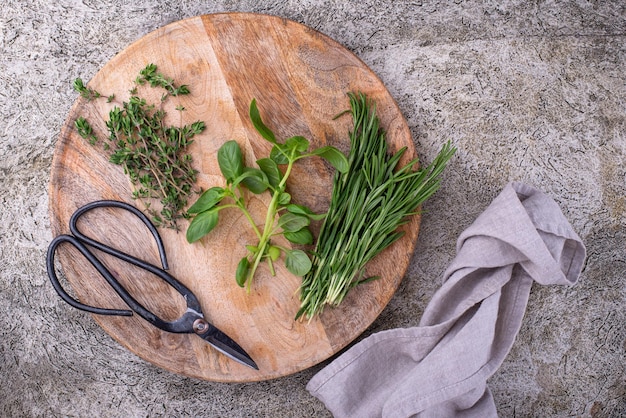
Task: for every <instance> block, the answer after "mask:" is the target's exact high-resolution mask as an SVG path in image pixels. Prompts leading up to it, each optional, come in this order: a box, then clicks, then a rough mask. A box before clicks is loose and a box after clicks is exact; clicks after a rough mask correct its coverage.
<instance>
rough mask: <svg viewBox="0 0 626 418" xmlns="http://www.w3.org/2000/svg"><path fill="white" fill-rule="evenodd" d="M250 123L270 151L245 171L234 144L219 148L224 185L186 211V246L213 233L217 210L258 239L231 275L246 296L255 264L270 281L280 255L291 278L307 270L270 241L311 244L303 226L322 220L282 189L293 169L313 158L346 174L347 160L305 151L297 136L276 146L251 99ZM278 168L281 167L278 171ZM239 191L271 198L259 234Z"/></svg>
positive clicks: (292, 252)
mask: <svg viewBox="0 0 626 418" xmlns="http://www.w3.org/2000/svg"><path fill="white" fill-rule="evenodd" d="M250 120H251V121H252V124H253V126H254V128H255V129H256V131H257V132H258V133H259V134H260V135H261V137H262V138H264V139H265V140H266V141H268V142H270V143H271V144H272V145H273V146H272V150H271V152H270V155H269V157H266V158H261V159H259V160H257V161H256V167H248V166H246V165H245V161H244V158H243V153H242V151H241V147H240V146H239V144H238V143H237V141H235V140H230V141H227V142H225V143H224V144H223V145H222V146H221V147H220V149H219V150H218V153H217V161H218V164H219V167H220V171H221V173H222V175H223V176H224V178H225V180H226V185H225V186H224V187H219V186H216V187H212V188H210V189H208V190H206V191H205V192H204V193H203V194H202V195H201V196H200V198H199V199H198V200H197V201H196V202H195V203H194V204H193V205H192V206H191V207H190V208H189V210H188V213H189V214H190V215H192V216H193V220H192V221H191V223H190V224H189V228H188V229H187V241H188V242H190V243H193V242H196V241H198V240H200V239H202V238H203V237H204V236H206V235H207V234H208V233H210V232H211V230H213V229H214V228H215V227H216V225H217V224H218V220H219V212H220V211H221V210H224V209H227V208H238V209H239V210H241V211H242V213H243V214H244V216H245V217H246V219H247V220H248V222H249V224H250V226H251V228H252V230H253V231H254V233H255V235H256V236H257V239H258V241H257V243H256V244H255V245H246V249H247V254H246V255H245V256H244V257H242V258H241V260H240V261H239V263H238V265H237V269H236V272H235V279H236V282H237V284H238V285H239V286H241V287H244V286H246V284H247V288H248V290H249V289H250V286H251V283H252V281H253V278H254V275H255V273H256V270H257V268H258V266H259V264H260V263H261V262H262V261H265V262H267V264H268V266H269V269H270V272H271V274H272V275H275V269H274V264H273V263H274V262H276V261H277V260H278V259H279V258H280V257H281V255H282V254H284V255H285V266H286V267H287V269H288V270H289V271H290V272H291V273H293V274H295V275H297V276H304V275H305V274H306V273H308V272H309V270H310V269H311V260H310V258H309V256H308V255H307V253H305V252H304V251H303V250H300V249H293V248H285V247H283V246H280V245H278V244H276V243H275V242H274V240H273V239H274V238H275V237H276V236H279V235H282V236H284V237H285V238H286V239H287V240H288V241H290V242H292V243H294V244H299V245H308V244H312V243H313V234H312V233H311V230H310V229H309V225H310V223H311V221H313V220H321V219H323V218H324V215H323V214H322V215H320V214H316V213H314V212H313V211H312V210H311V209H309V208H307V207H306V206H303V205H299V204H295V203H292V202H291V195H290V194H289V193H288V192H287V191H286V185H287V179H288V178H289V175H290V174H291V171H292V168H293V165H294V163H295V162H296V161H298V160H301V159H302V158H307V157H312V156H319V157H321V158H323V159H325V160H326V161H328V162H329V163H330V164H331V165H332V166H333V167H334V168H335V169H337V171H339V172H342V173H343V172H346V171H347V170H348V160H347V159H346V157H345V156H344V155H343V153H341V151H339V150H338V149H337V148H335V147H332V146H323V147H320V148H316V149H310V142H309V140H308V139H306V138H304V137H302V136H293V137H290V138H287V139H286V140H285V141H284V142H279V141H278V140H277V139H276V135H275V134H274V132H273V131H272V130H271V129H270V128H269V127H267V125H265V123H264V122H263V120H262V118H261V115H260V112H259V109H258V107H257V104H256V100H254V99H253V100H252V102H251V103H250ZM281 166H283V167H284V168H283V169H282V170H281V168H280V167H281ZM244 189H247V190H248V191H250V192H252V193H254V194H261V193H267V192H269V193H270V195H271V196H272V198H271V200H270V203H269V206H268V208H267V213H266V214H265V220H264V222H263V223H262V227H261V228H259V227H258V226H257V221H256V220H255V219H254V217H253V214H252V213H250V212H249V211H248V207H247V201H246V197H247V196H246V195H247V194H246V193H245V192H244Z"/></svg>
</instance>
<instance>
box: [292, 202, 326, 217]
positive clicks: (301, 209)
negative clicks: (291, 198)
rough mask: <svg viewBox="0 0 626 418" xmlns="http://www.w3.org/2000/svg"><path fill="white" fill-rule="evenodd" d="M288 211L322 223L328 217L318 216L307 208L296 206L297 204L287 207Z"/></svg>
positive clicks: (323, 214)
mask: <svg viewBox="0 0 626 418" xmlns="http://www.w3.org/2000/svg"><path fill="white" fill-rule="evenodd" d="M287 211H288V212H291V213H295V214H297V215H306V216H308V217H309V218H310V219H312V220H314V221H320V220H322V219H324V218H325V217H326V214H325V213H320V214H317V213H315V212H313V211H312V210H311V209H309V208H307V207H306V206H302V205H296V204H295V203H292V204H290V205H287Z"/></svg>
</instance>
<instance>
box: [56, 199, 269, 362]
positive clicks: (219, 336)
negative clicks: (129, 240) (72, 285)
mask: <svg viewBox="0 0 626 418" xmlns="http://www.w3.org/2000/svg"><path fill="white" fill-rule="evenodd" d="M101 207H113V208H120V209H124V210H127V211H129V212H131V213H133V214H134V215H136V216H137V217H138V218H139V219H141V221H142V222H143V223H144V224H145V225H146V226H147V227H148V229H149V230H150V232H151V233H152V236H153V237H154V239H155V240H156V243H157V247H158V250H159V255H160V257H161V264H162V266H163V268H160V267H157V266H155V265H153V264H150V263H147V262H145V261H143V260H141V259H138V258H136V257H133V256H131V255H128V254H126V253H124V252H122V251H119V250H116V249H115V248H111V247H110V246H108V245H105V244H103V243H101V242H98V241H96V240H94V239H92V238H89V237H87V236H85V235H84V234H82V233H81V232H80V231H79V230H78V228H77V226H76V224H77V222H78V219H79V218H80V217H81V216H82V215H84V214H85V213H86V212H88V211H90V210H92V209H95V208H101ZM70 231H71V235H59V236H58V237H56V238H55V239H54V240H52V242H51V243H50V246H49V247H48V255H47V259H46V266H47V269H48V277H49V278H50V281H51V282H52V286H54V289H55V290H56V292H57V293H58V294H59V296H61V298H62V299H63V300H64V301H65V302H67V303H69V304H70V305H72V306H73V307H75V308H77V309H80V310H83V311H87V312H91V313H94V314H98V315H120V316H132V315H133V311H134V312H135V313H137V314H138V315H139V316H141V317H142V318H143V319H145V320H146V321H148V322H149V323H151V324H152V325H154V326H155V327H157V328H159V329H162V330H163V331H167V332H173V333H179V334H191V333H195V334H196V335H198V336H199V337H200V338H202V339H204V340H205V341H207V342H208V343H209V344H211V346H213V347H214V348H216V349H217V350H218V351H220V352H222V353H223V354H225V355H226V356H228V357H230V358H231V359H233V360H235V361H237V362H239V363H242V364H245V365H246V366H249V367H252V368H254V369H257V370H258V367H257V365H256V363H255V362H254V361H253V360H252V358H251V357H250V356H249V355H248V353H246V352H245V351H244V349H243V348H241V347H240V346H239V344H237V343H236V342H235V341H234V340H233V339H231V338H230V337H228V336H227V335H226V334H224V333H223V332H222V331H220V330H219V329H217V328H216V327H215V326H213V325H212V324H210V323H209V322H208V321H207V320H206V319H205V318H204V315H203V314H202V308H201V307H200V303H199V301H198V299H197V298H196V296H195V295H194V294H193V293H192V292H191V290H189V289H188V288H187V287H186V286H185V285H183V284H182V283H181V282H179V281H178V280H176V279H175V278H174V277H173V276H172V275H171V274H169V273H168V272H166V271H165V270H167V269H168V265H167V259H166V257H165V248H164V246H163V242H162V240H161V237H160V235H159V233H158V231H157V229H156V227H155V226H154V225H153V224H152V223H151V222H150V220H149V219H148V218H147V217H146V216H145V215H144V214H143V213H142V212H141V211H140V210H139V209H137V208H135V207H134V206H132V205H129V204H127V203H124V202H119V201H115V200H99V201H96V202H92V203H89V204H87V205H85V206H83V207H81V208H79V209H78V210H76V212H74V214H73V215H72V217H71V218H70ZM62 243H68V244H70V245H73V246H74V247H75V248H76V249H77V250H78V251H80V252H81V254H82V255H83V256H85V258H86V259H87V260H88V261H89V262H90V263H91V265H93V266H94V267H95V269H96V270H98V272H99V273H100V274H101V275H102V277H104V278H105V279H106V281H107V282H108V283H109V285H110V286H111V287H112V288H113V289H114V290H115V291H116V292H117V294H118V295H119V296H120V297H121V298H122V300H123V301H124V302H125V303H126V304H127V305H128V307H129V308H130V309H131V310H124V309H105V308H97V307H93V306H89V305H85V304H83V303H81V302H79V301H78V300H76V299H74V298H73V297H71V296H70V295H69V294H68V293H67V292H66V291H65V289H63V287H62V286H61V284H60V282H59V279H58V278H57V275H56V269H55V266H54V257H55V254H56V249H57V247H58V246H59V245H60V244H62ZM88 247H93V248H96V249H98V250H100V251H102V252H104V253H106V254H110V255H112V256H114V257H116V258H118V259H121V260H123V261H125V262H127V263H130V264H133V265H135V266H137V267H139V268H142V269H144V270H146V271H149V272H150V273H152V274H154V275H156V276H158V277H159V278H161V279H163V280H164V281H165V282H166V283H167V284H169V285H170V286H171V287H173V288H174V289H175V290H176V291H177V292H178V293H180V294H181V295H182V296H183V298H184V299H185V301H186V302H187V311H186V312H185V313H184V314H183V315H182V316H181V317H180V318H178V319H176V320H174V321H165V320H163V319H161V318H159V317H158V316H156V315H155V314H153V313H152V312H150V311H149V310H147V309H146V308H145V307H144V306H143V305H141V304H140V303H139V302H137V300H135V298H133V297H132V296H131V295H130V293H128V291H127V290H126V289H125V288H124V287H123V286H122V285H121V284H120V282H119V281H117V279H115V277H113V275H112V274H111V272H110V271H109V269H107V268H106V267H105V265H104V264H103V263H102V262H101V261H100V260H99V259H98V258H97V257H96V256H95V255H94V254H93V253H92V252H91V251H90V250H89V248H88Z"/></svg>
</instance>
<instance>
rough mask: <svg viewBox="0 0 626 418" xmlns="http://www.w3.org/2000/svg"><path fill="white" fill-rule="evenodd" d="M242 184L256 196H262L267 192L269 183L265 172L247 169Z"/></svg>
mask: <svg viewBox="0 0 626 418" xmlns="http://www.w3.org/2000/svg"><path fill="white" fill-rule="evenodd" d="M243 171H244V172H243V175H244V177H243V179H242V180H241V182H242V183H243V184H244V185H245V186H246V187H247V188H248V190H250V191H251V192H252V193H254V194H261V193H263V192H264V191H266V190H267V188H268V186H269V182H268V179H267V176H266V175H265V173H264V172H262V171H261V170H259V169H258V168H251V167H245V168H244V169H243Z"/></svg>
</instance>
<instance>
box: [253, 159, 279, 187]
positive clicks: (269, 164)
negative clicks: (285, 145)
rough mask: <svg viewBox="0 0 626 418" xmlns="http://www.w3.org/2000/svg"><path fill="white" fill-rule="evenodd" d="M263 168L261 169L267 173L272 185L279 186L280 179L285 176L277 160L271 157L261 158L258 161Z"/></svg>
mask: <svg viewBox="0 0 626 418" xmlns="http://www.w3.org/2000/svg"><path fill="white" fill-rule="evenodd" d="M256 163H257V164H258V165H259V168H261V171H263V172H264V173H265V175H266V176H267V180H268V181H269V183H270V185H271V186H272V187H277V186H278V184H279V183H280V180H281V179H282V178H283V175H282V174H281V172H280V170H279V169H278V165H277V164H276V161H274V160H272V159H271V158H261V159H260V160H257V162H256Z"/></svg>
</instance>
